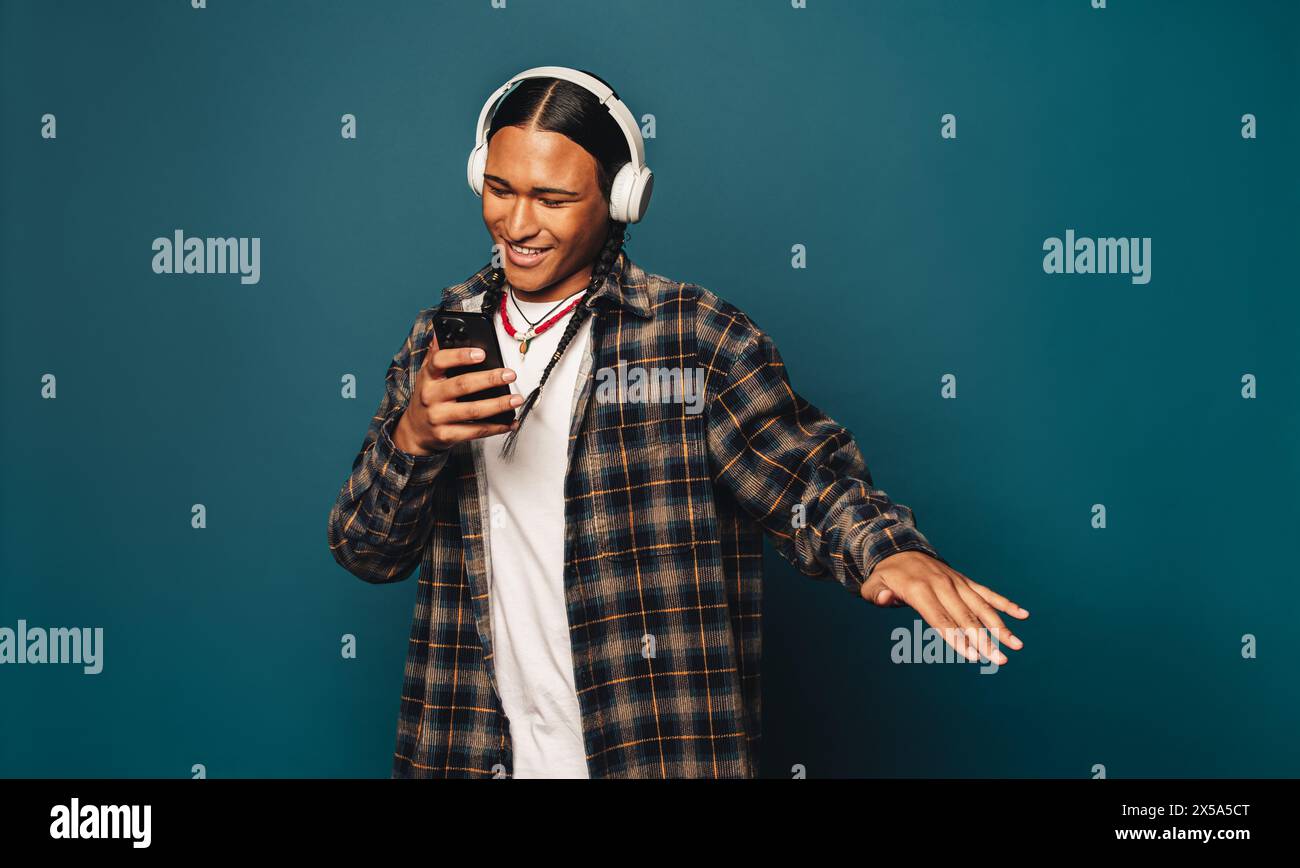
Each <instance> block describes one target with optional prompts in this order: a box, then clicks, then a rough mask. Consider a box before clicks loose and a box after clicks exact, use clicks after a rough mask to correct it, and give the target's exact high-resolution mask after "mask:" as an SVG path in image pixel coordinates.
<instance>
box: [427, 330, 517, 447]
mask: <svg viewBox="0 0 1300 868" xmlns="http://www.w3.org/2000/svg"><path fill="white" fill-rule="evenodd" d="M433 331H434V334H435V335H437V337H438V348H439V349H442V350H449V349H458V348H460V347H477V348H478V349H480V350H482V351H483V361H481V362H476V363H475V364H472V365H461V366H459V367H455V368H448V369H447V376H448V377H449V378H450V377H458V376H460V375H461V374H469V373H472V372H474V371H491V370H494V369H496V368H504V367H505V366H506V363H505V362H504V361H502V360H501V347H500V346H498V345H497V330H496V326H494V325H493V324H492V317H491V316H489V315H487V314H485V313H483V312H482V311H477V310H445V311H438V312H437V313H436V314H434V317H433ZM509 394H510V386H509V385H508V384H505V383H502V384H501V385H499V386H489V387H488V388H486V389H484V390H483V391H481V392H474V393H472V394H469V395H461V396H460V397H459V398H457V399H456V400H457V401H482V400H483V399H484V398H499V397H500V396H502V395H509ZM478 421H480V422H491V423H493V424H497V425H509V424H510V423H511V422H514V421H515V408H513V407H512V408H510V409H509V410H503V411H501V412H500V413H497V414H496V415H495V416H484V417H483V418H482V419H479V420H478Z"/></svg>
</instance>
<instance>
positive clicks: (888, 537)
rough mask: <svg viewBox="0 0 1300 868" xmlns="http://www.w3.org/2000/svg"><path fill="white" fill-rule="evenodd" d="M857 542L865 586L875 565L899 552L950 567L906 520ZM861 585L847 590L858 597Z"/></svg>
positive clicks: (865, 536)
mask: <svg viewBox="0 0 1300 868" xmlns="http://www.w3.org/2000/svg"><path fill="white" fill-rule="evenodd" d="M908 517H910V515H909V516H908ZM859 540H860V542H859V544H858V546H857V555H858V563H859V564H861V565H862V577H863V578H862V584H865V583H866V582H867V580H869V579H870V578H871V573H872V571H873V570H875V568H876V565H877V564H879V563H880V562H881V561H883V560H884V559H885V558H887V557H889V556H891V555H896V554H898V553H900V552H921V553H922V554H927V555H929V556H930V557H932V558H934V559H935V560H937V561H939V562H940V563H942V564H944V565H945V566H948V567H951V566H952V564H950V563H948V562H947V561H946V560H944V559H943V557H942V556H941V555H940V554H939V553H938V552H937V551H935V548H934V546H932V545H930V541H929V540H928V539H926V538H925V534H923V533H921V531H919V530H917V528H916V525H914V524H912V523H910V522H908V521H907V520H906V519H900V520H899V521H898V522H897V523H895V524H892V525H890V526H889V527H887V528H885V529H883V530H879V531H876V532H875V533H871V534H862V536H861V537H859ZM862 584H859V585H858V586H857V587H856V588H849V589H848V590H849V591H851V592H853V593H855V594H858V595H859V596H860V595H861V593H862Z"/></svg>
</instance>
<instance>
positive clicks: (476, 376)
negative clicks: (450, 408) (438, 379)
mask: <svg viewBox="0 0 1300 868" xmlns="http://www.w3.org/2000/svg"><path fill="white" fill-rule="evenodd" d="M514 380H515V372H514V371H512V370H510V369H509V368H493V369H492V370H490V371H471V372H470V373H468V374H457V375H456V376H454V377H446V378H444V379H443V381H442V385H441V386H439V389H440V391H439V393H438V397H439V398H440V399H441V400H443V401H450V400H453V399H455V398H459V397H460V396H461V395H473V394H474V393H475V392H482V391H483V390H484V389H490V388H492V387H493V386H501V385H504V384H506V383H512V382H514Z"/></svg>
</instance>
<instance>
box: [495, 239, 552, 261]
mask: <svg viewBox="0 0 1300 868" xmlns="http://www.w3.org/2000/svg"><path fill="white" fill-rule="evenodd" d="M506 247H508V248H509V249H510V261H511V262H513V263H514V264H515V265H518V266H520V267H522V268H528V267H530V266H533V265H536V264H537V263H538V262H541V261H542V259H544V258H545V257H546V254H547V253H549V252H550V250H551V248H550V247H525V246H523V245H520V244H515V243H514V242H512V241H510V240H508V239H507V241H506Z"/></svg>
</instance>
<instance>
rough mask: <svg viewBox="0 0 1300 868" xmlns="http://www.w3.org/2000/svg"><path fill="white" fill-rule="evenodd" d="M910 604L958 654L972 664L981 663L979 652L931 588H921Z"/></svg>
mask: <svg viewBox="0 0 1300 868" xmlns="http://www.w3.org/2000/svg"><path fill="white" fill-rule="evenodd" d="M909 602H910V604H911V606H912V608H913V609H916V611H917V614H919V615H920V616H921V617H922V618H924V619H925V622H926V623H927V624H929V625H930V626H931V627H933V628H934V629H936V630H938V631H939V635H940V636H942V637H943V641H945V642H947V643H948V644H949V645H951V646H952V647H953V648H954V649H955V650H956V651H957V653H958V654H961V655H963V656H964V657H965V658H966V659H967V660H969V661H970V662H971V663H978V662H979V652H978V651H976V650H975V649H974V648H973V647H970V646H969V645H968V644H967V643H966V637H965V636H964V635H963V634H962V632H961V630H959V629H958V628H957V622H956V621H954V620H953V619H952V617H951V616H950V615H949V614H948V610H947V609H946V608H944V605H943V604H942V603H941V602H940V601H939V598H938V597H937V596H935V594H934V592H933V591H931V590H930V589H929V588H921V589H919V590H918V591H917V592H916V593H915V594H914V595H912V599H911V600H910V601H909Z"/></svg>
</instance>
